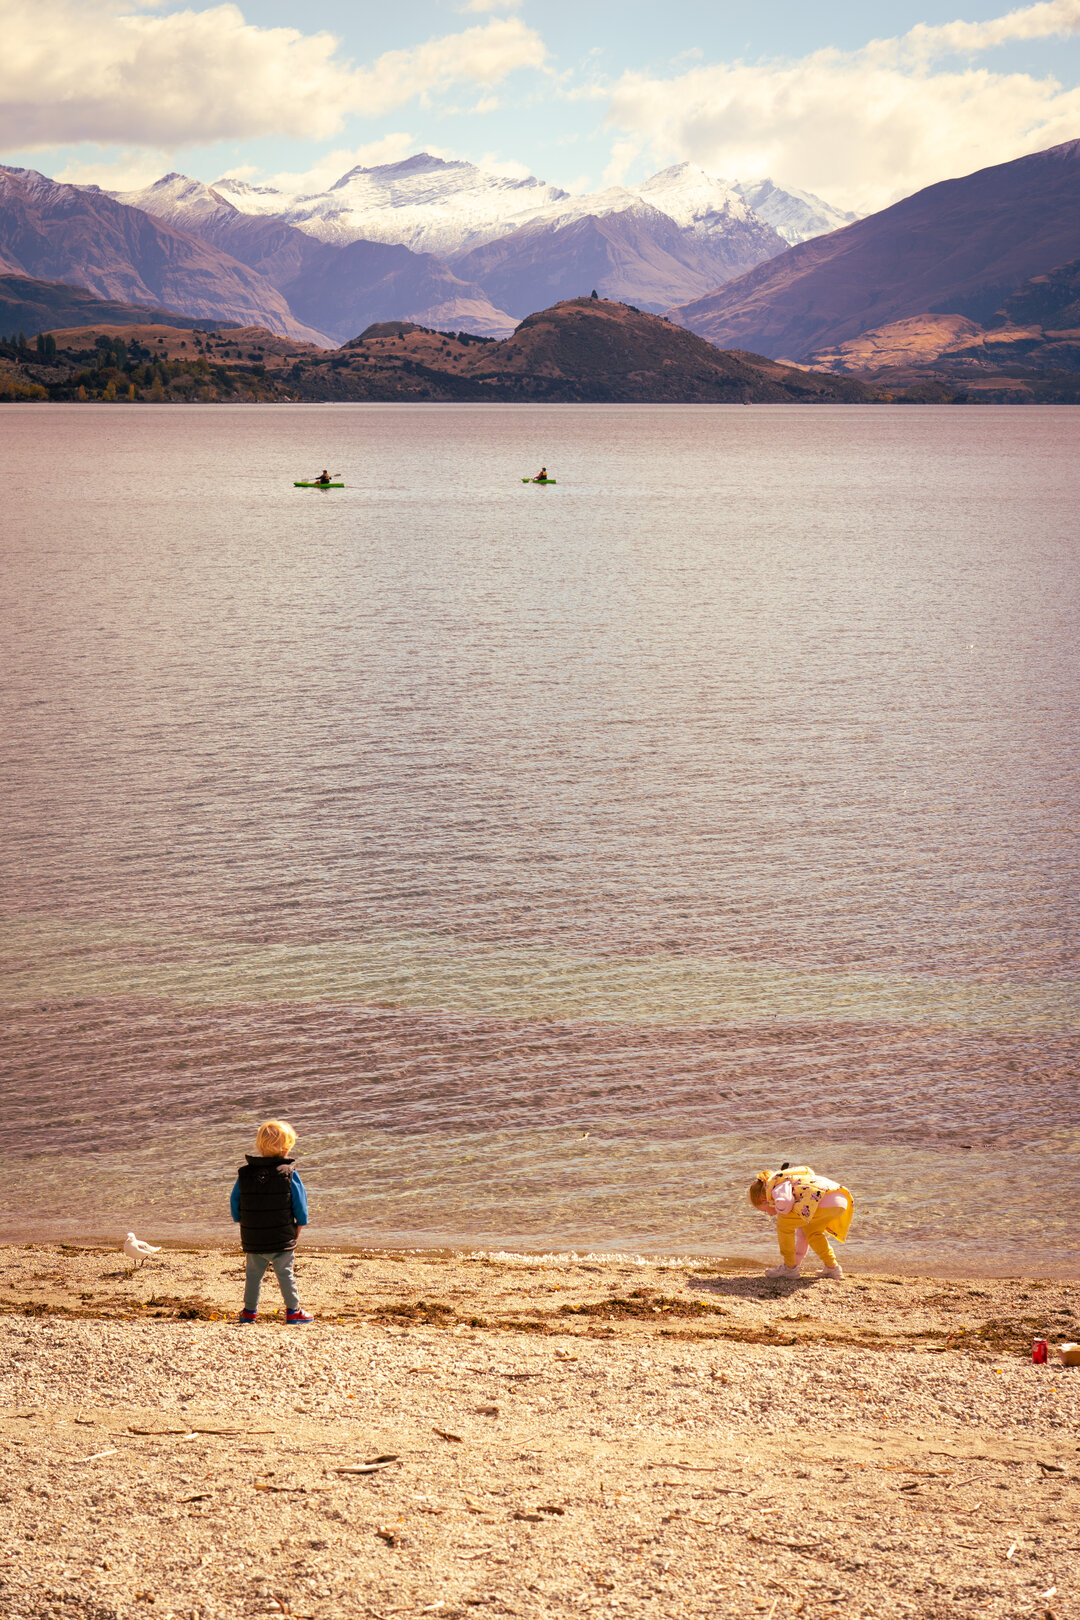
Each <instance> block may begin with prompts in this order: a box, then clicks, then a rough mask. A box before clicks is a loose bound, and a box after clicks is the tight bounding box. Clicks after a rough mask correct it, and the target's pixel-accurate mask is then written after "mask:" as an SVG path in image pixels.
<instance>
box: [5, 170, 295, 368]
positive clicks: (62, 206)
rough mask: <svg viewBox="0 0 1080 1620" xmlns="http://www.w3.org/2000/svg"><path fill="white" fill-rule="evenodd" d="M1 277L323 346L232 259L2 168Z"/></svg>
mask: <svg viewBox="0 0 1080 1620" xmlns="http://www.w3.org/2000/svg"><path fill="white" fill-rule="evenodd" d="M0 270H3V271H4V272H6V273H7V274H11V275H21V276H27V277H32V278H34V279H37V280H42V281H63V282H71V283H73V284H75V285H77V286H80V287H85V288H87V289H88V291H90V292H92V293H93V294H94V295H95V296H96V297H98V298H104V299H107V300H109V301H110V302H117V303H124V304H146V305H153V306H157V307H161V306H165V307H167V308H172V309H178V310H180V311H182V312H183V314H184V315H186V316H193V317H194V318H195V319H196V320H199V321H202V322H204V323H207V324H209V323H212V322H215V321H228V322H230V323H239V324H240V325H242V326H249V325H258V326H267V327H269V328H270V329H271V330H272V331H275V332H280V333H282V334H283V335H284V336H288V337H295V338H300V339H306V340H312V341H315V342H318V341H320V338H321V334H320V333H319V332H316V331H313V330H311V329H310V328H307V327H305V326H303V325H302V324H301V323H300V322H299V321H297V320H296V319H295V318H294V317H293V315H292V313H291V311H290V309H289V306H288V304H287V303H286V301H285V299H284V298H283V297H282V295H281V293H279V292H278V291H277V289H276V288H275V287H273V286H271V284H270V283H269V282H268V281H267V280H266V279H265V277H263V276H260V275H259V274H258V273H257V272H256V271H254V270H252V269H251V268H250V267H249V266H248V265H246V264H241V263H240V261H239V260H238V259H234V258H232V257H230V256H229V255H228V254H227V253H223V252H222V251H221V250H220V249H218V248H214V247H211V246H210V245H209V244H208V243H205V242H200V241H199V240H198V239H197V238H196V237H194V236H191V235H189V234H188V233H187V232H186V231H180V230H177V229H176V228H175V227H173V226H171V225H168V224H166V223H164V222H163V221H161V220H157V219H153V218H151V216H150V215H149V214H146V213H144V212H143V211H142V209H140V208H128V207H126V206H125V205H124V204H123V203H118V202H115V201H114V200H113V199H112V198H111V197H109V196H107V195H106V193H105V192H103V191H97V190H96V189H91V188H89V187H84V186H65V185H58V184H57V183H56V182H55V181H54V180H47V179H46V178H45V176H44V175H41V174H38V173H36V171H35V170H33V169H11V168H6V167H4V166H2V165H0ZM323 341H325V339H323Z"/></svg>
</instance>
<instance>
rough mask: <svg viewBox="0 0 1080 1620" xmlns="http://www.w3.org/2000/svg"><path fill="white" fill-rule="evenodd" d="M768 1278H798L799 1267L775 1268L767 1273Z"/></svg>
mask: <svg viewBox="0 0 1080 1620" xmlns="http://www.w3.org/2000/svg"><path fill="white" fill-rule="evenodd" d="M765 1275H766V1277H797V1276H798V1275H799V1268H798V1266H773V1268H772V1270H771V1271H767V1272H766V1273H765Z"/></svg>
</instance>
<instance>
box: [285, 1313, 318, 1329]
mask: <svg viewBox="0 0 1080 1620" xmlns="http://www.w3.org/2000/svg"><path fill="white" fill-rule="evenodd" d="M314 1320H315V1318H314V1317H313V1316H309V1315H308V1313H307V1311H301V1310H296V1311H286V1312H285V1321H286V1324H287V1325H288V1326H289V1327H300V1326H301V1325H302V1324H303V1323H304V1322H314Z"/></svg>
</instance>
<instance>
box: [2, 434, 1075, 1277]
mask: <svg viewBox="0 0 1080 1620" xmlns="http://www.w3.org/2000/svg"><path fill="white" fill-rule="evenodd" d="M0 436H2V442H3V447H4V452H5V454H4V458H3V460H4V470H3V472H2V473H0V479H2V482H3V508H2V510H3V531H4V541H3V556H2V569H3V590H4V598H5V602H6V614H5V618H6V624H7V633H6V638H5V639H6V647H5V651H4V653H3V686H2V698H0V701H2V706H3V715H2V718H3V726H4V737H5V744H4V749H3V762H2V769H3V777H4V784H3V785H4V794H5V814H4V823H3V833H2V841H3V857H2V858H3V871H2V875H3V934H4V961H5V969H6V971H5V977H4V992H3V994H4V1007H3V1019H4V1025H5V1031H4V1034H5V1039H4V1045H3V1057H2V1062H3V1096H4V1124H5V1138H6V1140H5V1157H6V1162H7V1174H6V1176H5V1177H4V1185H3V1188H2V1190H0V1197H2V1199H3V1207H2V1215H3V1221H4V1226H3V1230H4V1232H6V1233H7V1234H8V1235H9V1236H11V1235H29V1236H35V1235H36V1236H52V1235H63V1236H65V1237H82V1238H86V1239H89V1238H91V1237H99V1236H111V1235H115V1234H120V1235H122V1234H123V1232H125V1231H126V1230H127V1229H128V1227H129V1226H134V1228H135V1229H136V1230H137V1231H139V1232H140V1233H141V1234H143V1235H145V1236H147V1237H151V1238H153V1237H162V1236H164V1237H190V1236H199V1237H206V1238H218V1237H220V1238H223V1239H226V1240H228V1239H229V1238H230V1237H231V1235H232V1232H233V1228H232V1226H231V1224H230V1222H229V1221H228V1216H227V1209H226V1207H225V1200H226V1198H227V1195H228V1192H229V1188H230V1186H231V1181H232V1174H233V1171H234V1169H235V1166H236V1164H237V1163H239V1162H240V1158H241V1156H242V1154H243V1152H244V1151H245V1150H247V1149H248V1148H249V1147H250V1145H251V1144H250V1136H251V1133H252V1129H253V1126H254V1124H255V1123H256V1122H257V1120H258V1119H259V1118H260V1117H262V1116H265V1115H266V1114H270V1113H273V1114H282V1115H285V1116H286V1117H288V1118H290V1119H292V1120H293V1122H294V1123H295V1124H296V1125H297V1127H298V1128H299V1130H300V1132H301V1141H300V1144H299V1153H300V1160H299V1163H300V1168H301V1170H302V1173H303V1175H304V1178H305V1181H306V1182H307V1184H308V1187H309V1191H310V1193H311V1195H312V1204H313V1214H314V1221H315V1225H314V1226H313V1228H312V1237H313V1239H314V1238H316V1237H317V1238H321V1239H323V1240H324V1241H328V1242H337V1243H349V1242H355V1243H382V1244H392V1245H406V1244H451V1243H452V1244H455V1245H456V1244H469V1245H472V1244H475V1245H476V1246H486V1247H490V1246H497V1245H507V1246H513V1247H528V1248H533V1249H536V1248H548V1247H551V1248H576V1249H578V1250H583V1249H588V1248H614V1249H619V1250H624V1251H625V1250H633V1251H637V1252H646V1251H649V1252H656V1251H660V1252H667V1253H685V1254H691V1253H699V1254H744V1255H768V1254H771V1253H772V1252H773V1248H774V1241H773V1239H772V1236H771V1233H770V1231H769V1228H768V1226H767V1225H766V1224H765V1223H764V1222H763V1221H761V1219H760V1217H756V1216H755V1215H754V1214H753V1213H752V1212H751V1211H750V1210H749V1208H748V1207H747V1206H746V1203H745V1192H744V1189H745V1184H746V1183H747V1182H748V1181H749V1180H750V1178H751V1176H752V1175H753V1174H754V1172H755V1171H756V1170H757V1169H758V1168H759V1167H762V1166H766V1165H768V1166H770V1167H771V1166H773V1165H775V1164H776V1163H778V1162H779V1161H780V1160H782V1159H790V1160H792V1161H797V1160H806V1159H808V1160H809V1161H810V1162H811V1163H812V1164H814V1165H816V1166H817V1167H818V1168H820V1169H822V1170H824V1171H826V1172H828V1173H829V1174H832V1175H834V1176H836V1177H838V1178H839V1179H843V1180H845V1181H846V1182H847V1184H848V1185H849V1186H850V1187H851V1188H852V1190H853V1192H854V1193H855V1196H856V1201H857V1215H856V1220H855V1224H854V1227H853V1229H852V1237H851V1241H850V1242H849V1244H848V1248H847V1259H848V1261H849V1262H850V1263H852V1264H853V1265H856V1266H857V1265H858V1264H859V1263H860V1262H862V1263H865V1264H870V1263H881V1262H883V1261H887V1262H890V1263H891V1262H895V1263H897V1264H909V1265H913V1266H915V1265H918V1266H923V1267H926V1268H934V1269H949V1268H955V1269H964V1268H967V1269H980V1268H982V1269H986V1270H988V1271H995V1270H1001V1271H1009V1270H1016V1269H1019V1268H1022V1267H1028V1268H1036V1269H1039V1270H1043V1271H1047V1272H1049V1271H1054V1270H1068V1269H1071V1268H1073V1267H1074V1266H1075V1260H1076V1222H1075V1210H1076V1208H1077V1205H1078V1202H1080V1153H1078V1149H1080V1111H1078V1092H1080V1085H1078V1079H1077V1050H1078V1044H1080V1043H1078V1034H1080V998H1078V996H1077V982H1078V979H1080V972H1078V954H1080V951H1078V945H1080V938H1078V928H1077V899H1078V868H1080V792H1078V759H1080V704H1078V701H1077V699H1078V679H1077V677H1078V665H1080V651H1078V649H1080V540H1078V524H1077V512H1078V510H1080V460H1078V451H1080V410H1075V409H1069V408H1033V407H1019V408H1003V407H994V408H983V409H977V408H970V409H956V408H943V407H939V408H934V407H907V408H905V407H878V408H861V407H859V408H856V407H830V406H824V407H807V406H803V407H798V406H792V407H788V406H773V407H751V408H746V407H738V406H735V407H726V406H687V407H672V406H665V407H644V406H620V407H615V408H608V407H601V406H550V407H546V406H523V407H515V406H468V405H456V406H437V405H434V406H433V405H426V406H324V407H316V406H298V407H290V406H284V407H269V406H262V407H257V406H250V407H244V406H235V407H232V406H221V407H205V408H201V409H200V408H197V407H170V406H162V407H158V408H149V407H138V406H132V407H128V406H122V405H117V406H114V407H111V408H106V407H103V406H98V407H93V406H84V407H79V406H41V407H27V406H23V407H19V406H9V407H0ZM542 461H543V462H546V464H547V466H548V468H549V469H550V471H551V472H552V473H553V474H554V475H555V476H556V477H557V479H558V483H557V485H556V487H554V488H536V487H534V486H532V485H529V486H524V485H523V484H522V483H521V477H522V476H523V475H525V474H528V473H531V472H534V471H535V470H536V468H537V467H538V466H539V465H540V463H541V462H542ZM323 466H327V467H329V468H330V469H331V471H336V470H337V469H338V468H341V469H342V470H343V476H344V478H345V481H346V484H347V487H346V488H345V489H344V490H337V491H332V492H319V491H309V490H298V489H294V488H293V485H292V480H293V478H295V477H304V476H309V475H311V474H312V473H313V472H317V471H318V469H319V468H320V467H323Z"/></svg>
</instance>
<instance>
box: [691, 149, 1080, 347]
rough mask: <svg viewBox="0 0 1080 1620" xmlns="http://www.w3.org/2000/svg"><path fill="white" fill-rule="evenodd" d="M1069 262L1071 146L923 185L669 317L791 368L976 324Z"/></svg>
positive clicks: (1077, 182) (1077, 153)
mask: <svg viewBox="0 0 1080 1620" xmlns="http://www.w3.org/2000/svg"><path fill="white" fill-rule="evenodd" d="M1078 254H1080V141H1069V142H1067V143H1066V144H1065V145H1063V146H1055V147H1051V148H1050V149H1049V150H1048V151H1046V152H1036V153H1034V154H1033V155H1032V156H1030V157H1024V158H1017V159H1016V160H1015V161H1014V162H1012V163H1000V164H997V165H995V166H994V167H993V168H989V169H980V170H979V172H978V173H977V174H971V175H967V176H966V177H964V178H963V179H960V180H946V181H943V182H941V184H939V185H935V186H928V187H927V188H926V190H925V191H919V192H916V193H915V195H914V196H913V197H907V198H905V199H904V201H903V202H899V203H896V204H894V206H893V207H891V208H886V209H884V210H883V211H882V212H881V213H879V214H872V215H871V216H870V217H869V218H868V219H861V220H858V221H856V223H855V224H854V225H848V226H845V228H844V229H843V230H840V231H834V232H833V233H832V234H831V235H829V236H821V237H817V238H815V239H814V240H813V241H810V242H802V243H800V244H799V246H798V247H794V248H790V249H789V250H788V251H787V252H786V253H783V254H781V255H780V257H779V258H776V259H771V260H770V261H769V262H768V263H767V264H764V265H759V266H758V267H757V268H756V269H754V270H751V271H749V272H748V273H747V274H746V275H743V276H740V277H739V278H738V280H736V281H731V282H728V283H727V284H726V285H725V286H723V287H721V288H719V289H718V290H717V291H716V292H713V293H710V294H709V295H708V296H707V297H705V298H699V299H697V300H696V301H695V302H693V303H689V304H683V305H681V306H679V307H678V308H676V309H673V310H672V311H671V312H670V313H671V315H672V318H673V319H674V320H677V321H679V322H680V323H681V324H683V325H684V326H687V327H689V328H690V329H691V330H692V331H695V332H698V333H700V334H701V335H702V336H703V337H706V338H708V339H709V341H710V342H711V343H716V344H718V345H720V346H722V347H739V348H747V349H755V350H758V351H760V352H761V353H764V354H770V355H777V356H781V355H786V356H790V357H792V358H795V359H801V358H804V357H805V356H807V355H808V354H810V353H811V352H812V351H814V350H821V349H825V348H832V347H835V346H836V345H837V344H840V343H843V342H845V341H846V340H847V339H849V338H854V337H858V336H859V334H861V333H864V332H869V331H871V330H872V329H876V328H879V327H882V326H884V325H886V324H887V323H890V322H894V321H898V320H902V319H904V318H906V317H908V316H912V315H921V314H923V313H925V312H927V311H929V312H931V313H944V314H950V315H965V316H967V317H968V318H969V319H971V320H974V321H977V322H984V321H986V320H987V319H988V318H989V317H990V316H992V315H993V314H994V312H995V311H996V310H997V309H998V308H999V307H1000V306H1001V303H1002V300H1003V299H1004V298H1006V297H1008V296H1009V294H1011V293H1012V291H1013V289H1014V288H1016V287H1017V286H1018V285H1019V283H1020V282H1021V281H1024V280H1025V279H1026V278H1028V277H1030V276H1038V275H1042V274H1044V273H1045V272H1046V271H1047V270H1049V269H1050V267H1051V266H1053V265H1059V264H1062V263H1063V262H1064V261H1066V260H1070V259H1074V258H1076V257H1077V255H1078Z"/></svg>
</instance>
